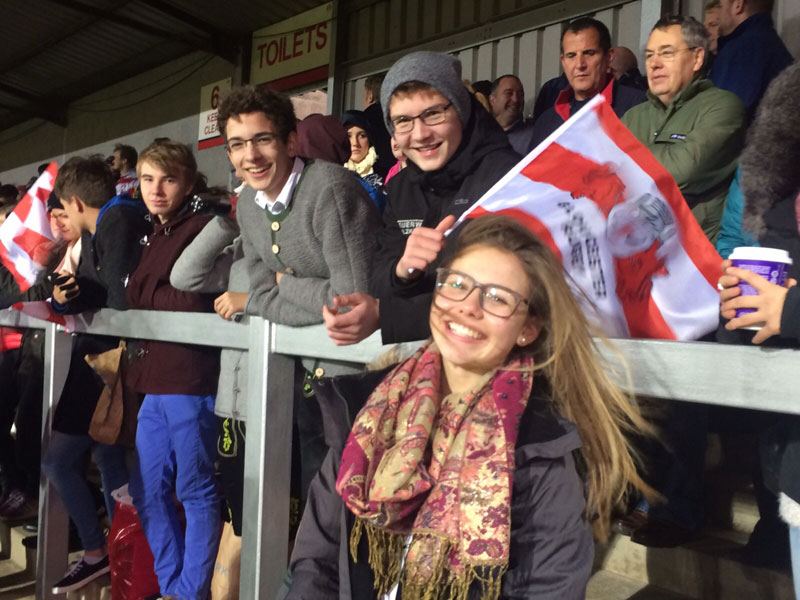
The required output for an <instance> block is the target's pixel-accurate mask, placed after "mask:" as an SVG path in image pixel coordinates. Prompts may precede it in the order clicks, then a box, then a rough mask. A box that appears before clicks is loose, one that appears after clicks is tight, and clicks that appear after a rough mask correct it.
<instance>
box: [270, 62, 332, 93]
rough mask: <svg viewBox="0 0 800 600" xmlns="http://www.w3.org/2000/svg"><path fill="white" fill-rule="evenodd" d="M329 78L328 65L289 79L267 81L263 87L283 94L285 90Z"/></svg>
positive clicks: (290, 76)
mask: <svg viewBox="0 0 800 600" xmlns="http://www.w3.org/2000/svg"><path fill="white" fill-rule="evenodd" d="M327 78H328V65H322V66H321V67H316V68H314V69H309V70H308V71H303V72H302V73H295V74H294V75H289V76H288V77H282V78H280V79H274V80H272V81H267V82H265V83H262V84H261V85H264V86H267V87H268V88H270V89H273V90H277V91H279V92H282V91H284V90H290V89H292V88H296V87H300V86H301V85H307V84H309V83H314V82H316V81H322V80H323V79H327Z"/></svg>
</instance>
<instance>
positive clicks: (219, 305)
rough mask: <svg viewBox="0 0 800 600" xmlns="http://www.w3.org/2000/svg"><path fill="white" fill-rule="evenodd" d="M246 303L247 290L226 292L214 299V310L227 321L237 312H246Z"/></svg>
mask: <svg viewBox="0 0 800 600" xmlns="http://www.w3.org/2000/svg"><path fill="white" fill-rule="evenodd" d="M246 305H247V293H246V292H225V293H224V294H222V295H221V296H217V298H216V300H214V310H215V311H216V313H217V314H218V315H219V316H220V317H222V318H223V319H225V320H226V321H230V320H231V319H232V318H233V315H235V314H236V313H240V312H244V307H245V306H246Z"/></svg>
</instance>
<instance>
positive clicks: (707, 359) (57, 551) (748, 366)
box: [0, 310, 800, 600]
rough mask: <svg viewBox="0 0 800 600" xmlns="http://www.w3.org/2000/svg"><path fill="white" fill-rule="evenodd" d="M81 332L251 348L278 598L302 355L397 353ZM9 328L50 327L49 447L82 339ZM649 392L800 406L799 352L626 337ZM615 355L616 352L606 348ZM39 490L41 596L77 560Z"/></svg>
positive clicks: (183, 329)
mask: <svg viewBox="0 0 800 600" xmlns="http://www.w3.org/2000/svg"><path fill="white" fill-rule="evenodd" d="M85 317H86V319H85V320H86V322H85V323H81V324H80V325H79V326H78V327H77V329H76V332H84V333H92V334H98V335H111V336H115V337H121V338H131V339H136V338H138V339H149V340H158V341H169V342H178V343H185V344H197V345H205V346H215V347H220V348H232V349H236V350H243V351H246V352H247V353H248V398H247V443H246V444H245V476H244V507H243V508H244V517H243V521H244V528H243V536H242V565H241V583H240V586H241V587H240V597H241V598H245V599H248V600H249V599H257V598H258V599H270V600H271V599H272V598H274V596H275V593H276V592H277V590H278V589H279V587H280V585H281V582H282V581H283V578H284V575H285V571H286V563H287V556H286V553H287V548H288V536H289V530H288V527H289V484H290V465H291V432H292V402H293V400H292V399H293V384H294V368H295V358H294V357H308V358H320V359H336V360H340V361H348V362H354V363H367V362H370V361H371V360H373V359H374V358H376V357H377V356H379V355H380V354H381V353H382V352H384V351H386V350H388V349H389V348H388V347H385V346H382V345H381V342H380V335H379V333H375V334H373V335H372V336H371V337H369V338H368V339H366V340H364V341H363V342H361V343H360V344H357V345H355V346H347V347H338V346H336V345H334V344H333V342H332V341H331V340H330V339H329V338H328V336H327V334H326V332H325V328H324V326H322V325H317V326H311V327H302V328H292V327H286V326H282V325H275V324H270V323H268V322H267V321H264V320H263V319H260V318H254V317H250V318H245V319H244V320H243V321H242V322H241V323H232V322H228V321H224V320H223V319H220V318H219V317H218V316H217V315H215V314H200V313H179V312H161V311H136V310H131V311H126V312H118V311H113V310H101V311H98V312H96V313H93V314H90V315H85ZM0 325H7V326H14V327H23V328H35V329H43V330H44V334H45V356H44V394H43V402H44V411H43V419H42V455H44V454H45V453H46V451H47V446H48V442H49V439H50V431H51V426H52V417H53V412H54V409H55V406H56V403H57V402H58V398H59V396H60V394H61V390H62V388H63V386H64V382H65V380H66V376H67V372H68V370H69V362H70V357H71V347H72V340H71V336H70V335H67V334H65V333H64V331H63V328H61V327H59V326H56V325H55V324H53V323H47V322H45V321H40V320H38V319H33V318H30V317H27V316H25V315H23V314H21V313H19V312H17V311H13V310H10V311H9V310H5V311H0ZM615 345H616V346H617V348H618V349H619V350H620V352H621V354H622V355H623V356H624V359H625V360H626V361H627V363H628V365H629V367H630V370H631V374H632V383H633V388H634V390H633V391H635V392H636V393H637V394H640V395H647V396H651V397H655V398H664V399H670V400H683V401H692V402H702V403H707V404H717V405H725V406H732V407H738V408H754V409H760V410H769V411H776V412H783V413H791V414H800V401H797V400H795V397H794V396H795V394H797V390H799V389H800V369H798V368H797V366H798V363H797V361H798V358H800V354H798V351H796V350H786V349H781V350H777V349H767V348H757V347H748V346H726V345H720V344H712V343H681V342H667V341H653V340H615ZM599 348H600V351H601V353H603V354H604V355H606V357H607V358H608V359H609V360H610V361H611V362H612V363H613V362H616V361H617V358H616V356H615V355H613V354H611V353H609V352H608V351H607V350H606V349H605V348H604V347H603V346H602V345H599ZM40 485H41V487H40V496H39V499H40V501H39V544H38V550H37V576H36V597H37V598H45V599H49V598H53V597H54V596H53V595H52V594H51V593H50V588H51V586H52V584H53V582H54V581H56V580H57V579H59V578H60V577H61V575H62V574H63V572H64V568H65V567H66V561H67V539H68V535H67V515H66V513H65V511H64V509H63V506H62V505H61V502H60V500H59V499H58V497H57V493H56V492H55V490H54V489H53V488H52V487H51V486H50V485H49V484H48V482H47V481H46V480H45V478H44V477H42V480H41V484H40Z"/></svg>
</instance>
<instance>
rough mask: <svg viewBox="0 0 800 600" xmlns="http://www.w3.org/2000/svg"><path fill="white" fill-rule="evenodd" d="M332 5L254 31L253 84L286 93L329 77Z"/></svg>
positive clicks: (251, 67)
mask: <svg viewBox="0 0 800 600" xmlns="http://www.w3.org/2000/svg"><path fill="white" fill-rule="evenodd" d="M332 15H333V3H331V2H329V3H328V4H323V5H322V6H318V7H317V8H314V9H311V10H309V11H306V12H304V13H301V14H299V15H297V16H295V17H292V18H291V19H286V20H285V21H281V22H280V23H276V24H274V25H270V26H269V27H265V28H263V29H259V30H258V31H255V32H253V47H252V53H251V57H252V58H251V63H250V82H251V83H252V84H254V85H258V84H262V83H268V84H269V87H271V88H274V89H278V90H285V89H290V88H294V87H298V86H300V85H305V84H308V83H313V82H315V81H320V80H322V79H325V78H327V77H328V64H329V62H330V55H331V52H330V49H331V44H332V43H333V40H332V39H331V36H332V33H333V30H332V27H331V18H332Z"/></svg>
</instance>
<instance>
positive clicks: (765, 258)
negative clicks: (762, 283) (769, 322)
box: [729, 246, 792, 329]
mask: <svg viewBox="0 0 800 600" xmlns="http://www.w3.org/2000/svg"><path fill="white" fill-rule="evenodd" d="M729 258H730V260H731V263H732V265H733V266H734V267H739V268H740V269H747V270H748V271H752V272H753V273H755V274H757V275H761V277H763V278H764V279H766V280H767V281H769V282H770V283H774V284H776V285H780V286H784V285H786V277H787V276H788V274H789V267H791V266H792V259H791V258H789V253H788V252H786V250H779V249H778V248H757V247H746V246H743V247H739V248H734V250H733V253H732V254H731V255H730V257H729ZM739 289H740V290H741V291H742V294H741V295H742V296H757V295H758V291H757V290H756V289H755V288H754V287H753V286H751V285H750V284H749V283H745V282H744V281H742V282H740V283H739ZM752 312H755V309H754V308H737V309H736V316H737V317H741V316H742V315H746V314H748V313H752ZM761 325H763V323H762V324H761ZM754 328H755V329H760V328H761V326H756V327H754Z"/></svg>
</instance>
